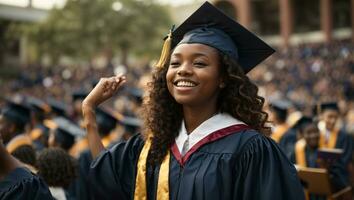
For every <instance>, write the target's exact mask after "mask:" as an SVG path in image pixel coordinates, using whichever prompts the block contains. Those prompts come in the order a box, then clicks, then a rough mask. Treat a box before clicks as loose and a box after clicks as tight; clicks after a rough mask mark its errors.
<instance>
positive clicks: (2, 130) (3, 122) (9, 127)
mask: <svg viewBox="0 0 354 200" xmlns="http://www.w3.org/2000/svg"><path fill="white" fill-rule="evenodd" d="M14 130H15V125H14V124H12V123H11V122H10V121H8V120H7V119H6V118H5V117H4V116H3V115H0V134H1V136H2V139H3V142H4V143H5V144H6V143H8V142H9V141H10V140H11V138H12V133H13V132H14Z"/></svg>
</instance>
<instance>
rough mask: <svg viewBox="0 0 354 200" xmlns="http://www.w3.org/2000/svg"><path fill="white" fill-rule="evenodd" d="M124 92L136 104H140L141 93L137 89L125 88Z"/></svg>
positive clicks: (141, 99)
mask: <svg viewBox="0 0 354 200" xmlns="http://www.w3.org/2000/svg"><path fill="white" fill-rule="evenodd" d="M125 90H126V92H127V93H128V94H129V95H130V96H131V97H133V98H134V99H135V100H136V101H137V102H139V103H142V101H143V91H142V90H141V89H139V88H137V87H126V88H125Z"/></svg>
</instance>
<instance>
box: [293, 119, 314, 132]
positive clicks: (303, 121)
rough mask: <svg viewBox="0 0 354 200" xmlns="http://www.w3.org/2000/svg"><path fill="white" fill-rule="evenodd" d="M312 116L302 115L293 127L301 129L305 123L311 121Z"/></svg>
mask: <svg viewBox="0 0 354 200" xmlns="http://www.w3.org/2000/svg"><path fill="white" fill-rule="evenodd" d="M313 122H314V121H313V119H312V117H309V116H302V117H301V118H300V119H299V120H298V121H297V122H296V123H295V124H294V126H293V128H294V129H296V130H300V131H302V130H303V129H304V128H305V126H306V125H308V124H311V123H313Z"/></svg>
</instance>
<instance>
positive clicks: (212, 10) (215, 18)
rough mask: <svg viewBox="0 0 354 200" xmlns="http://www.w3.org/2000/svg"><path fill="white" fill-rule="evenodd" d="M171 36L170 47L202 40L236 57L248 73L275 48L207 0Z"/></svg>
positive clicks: (161, 60)
mask: <svg viewBox="0 0 354 200" xmlns="http://www.w3.org/2000/svg"><path fill="white" fill-rule="evenodd" d="M167 39H169V37H168V38H167ZM171 40H172V41H171V46H170V47H171V48H170V49H173V48H174V47H176V46H177V45H178V44H182V43H200V44H205V45H208V46H211V47H214V48H216V49H218V50H219V51H221V52H223V53H225V54H226V55H228V56H230V57H231V58H233V59H234V60H236V61H237V63H238V64H239V65H240V66H241V67H242V68H243V70H244V72H245V73H247V72H249V71H251V70H252V69H253V68H254V67H255V66H256V65H257V64H259V63H260V62H262V61H263V60H264V59H266V58H267V57H268V56H270V55H271V54H273V53H274V52H275V51H274V49H273V48H271V47H270V46H269V45H267V44H266V43H265V42H263V41H262V40H261V39H259V38H258V37H257V36H256V35H254V34H253V33H251V32H250V31H248V30H247V29H246V28H245V27H243V26H242V25H240V24H239V23H237V22H236V21H234V20H233V19H231V18H230V17H228V16H227V15H226V14H224V13H223V12H222V11H220V10H219V9H218V8H216V7H214V6H213V5H212V4H210V3H209V2H205V3H204V4H203V5H202V6H201V7H200V8H199V9H197V10H196V11H195V12H194V13H193V14H192V15H191V16H190V17H189V18H187V19H186V20H185V21H184V22H183V23H182V24H181V25H180V26H179V27H178V28H177V29H176V30H174V31H173V30H172V33H171ZM165 43H166V41H165ZM165 46H168V45H164V47H165ZM164 52H165V48H163V53H162V55H161V58H160V61H159V62H158V64H157V67H160V66H161V63H163V62H164V61H165V60H166V58H165V55H164V54H166V53H164Z"/></svg>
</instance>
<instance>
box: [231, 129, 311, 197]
mask: <svg viewBox="0 0 354 200" xmlns="http://www.w3.org/2000/svg"><path fill="white" fill-rule="evenodd" d="M239 155H240V156H239V157H238V159H237V163H236V172H235V174H236V183H235V189H234V191H235V194H234V199H247V200H282V199H287V200H303V199H305V197H304V193H303V189H302V186H301V184H300V181H299V179H298V177H297V172H296V170H295V167H294V166H293V164H291V163H290V161H289V160H288V159H287V158H286V156H285V154H284V153H283V152H282V151H281V150H280V148H279V147H278V145H277V144H275V142H274V141H272V140H271V139H270V138H267V137H265V136H263V135H260V134H258V135H256V136H254V137H252V138H251V139H250V140H249V141H248V142H247V143H246V144H245V145H244V147H243V148H242V150H241V153H240V154H239Z"/></svg>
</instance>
